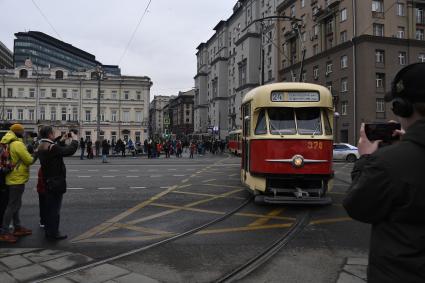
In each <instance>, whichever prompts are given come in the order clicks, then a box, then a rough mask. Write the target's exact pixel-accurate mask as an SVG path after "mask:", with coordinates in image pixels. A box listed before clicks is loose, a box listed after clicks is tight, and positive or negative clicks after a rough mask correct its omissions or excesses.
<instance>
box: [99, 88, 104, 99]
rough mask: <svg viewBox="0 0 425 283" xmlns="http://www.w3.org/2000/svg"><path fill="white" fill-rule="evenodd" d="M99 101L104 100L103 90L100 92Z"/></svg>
mask: <svg viewBox="0 0 425 283" xmlns="http://www.w3.org/2000/svg"><path fill="white" fill-rule="evenodd" d="M100 99H102V100H103V99H105V91H104V90H101V91H100Z"/></svg>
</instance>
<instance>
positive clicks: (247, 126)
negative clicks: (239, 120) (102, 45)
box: [243, 103, 251, 137]
mask: <svg viewBox="0 0 425 283" xmlns="http://www.w3.org/2000/svg"><path fill="white" fill-rule="evenodd" d="M243 113H244V121H243V123H244V127H243V128H244V129H243V130H244V136H246V137H247V136H249V135H251V131H250V130H251V103H247V104H245V106H244V111H243Z"/></svg>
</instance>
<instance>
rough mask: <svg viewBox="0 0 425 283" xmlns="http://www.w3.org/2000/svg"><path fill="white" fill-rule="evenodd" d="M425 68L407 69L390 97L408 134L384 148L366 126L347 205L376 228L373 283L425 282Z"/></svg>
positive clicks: (356, 216) (372, 250)
mask: <svg viewBox="0 0 425 283" xmlns="http://www.w3.org/2000/svg"><path fill="white" fill-rule="evenodd" d="M424 74H425V63H417V64H412V65H409V66H407V67H405V68H403V69H402V70H401V71H400V72H399V73H398V74H397V75H396V77H395V79H394V81H393V83H392V90H391V93H390V94H388V95H387V96H386V97H385V98H386V100H387V101H391V102H392V111H393V113H394V114H395V115H396V116H397V118H398V119H399V121H400V123H401V126H402V129H404V130H405V132H404V131H403V130H401V131H400V130H396V131H395V132H394V134H393V136H401V140H400V141H399V142H395V143H393V144H392V145H388V146H384V147H380V143H381V141H370V140H369V139H368V137H367V135H366V133H365V127H364V125H362V127H361V130H360V140H359V145H358V150H359V153H360V156H361V157H360V159H359V160H358V161H357V162H356V164H355V166H354V169H353V171H352V173H351V175H352V180H353V181H352V184H351V186H350V188H349V190H348V194H347V196H346V198H345V200H344V202H343V205H344V207H345V209H346V210H347V213H348V214H349V215H350V216H351V217H352V218H354V219H356V220H358V221H361V222H365V223H369V224H372V233H371V240H370V251H369V266H368V273H367V277H368V282H369V283H375V282H379V283H386V282H409V283H412V282H413V283H415V282H425V268H424V266H425V217H424V215H425V183H424V182H423V175H424V168H425V80H424Z"/></svg>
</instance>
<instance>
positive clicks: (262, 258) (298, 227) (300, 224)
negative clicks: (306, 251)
mask: <svg viewBox="0 0 425 283" xmlns="http://www.w3.org/2000/svg"><path fill="white" fill-rule="evenodd" d="M309 220H310V213H309V212H305V213H302V214H301V215H299V216H298V217H297V220H296V221H295V223H294V224H293V225H292V226H291V228H290V229H289V230H288V231H287V232H286V233H285V234H283V236H282V237H280V238H279V239H278V240H276V241H274V242H273V243H272V244H271V245H270V246H268V247H267V248H265V249H264V250H263V251H262V252H260V253H259V254H258V255H256V256H255V257H253V258H251V259H250V260H248V261H247V262H246V263H244V264H243V265H241V266H239V267H238V268H236V269H234V270H233V271H231V272H229V273H227V274H225V275H224V276H222V277H221V278H219V279H217V280H216V281H214V282H215V283H230V282H235V281H238V280H241V279H243V278H244V277H246V276H247V275H248V274H250V273H251V272H253V271H255V270H256V269H257V268H259V267H260V266H262V265H263V264H264V263H265V262H267V261H268V260H269V259H270V258H271V257H273V256H274V255H275V254H276V253H278V252H279V251H280V250H281V249H282V248H284V247H285V246H287V245H288V243H289V242H290V241H291V240H293V239H294V238H295V237H296V236H297V235H298V234H299V233H300V232H301V231H302V230H303V229H304V228H305V227H306V226H307V225H308V223H309Z"/></svg>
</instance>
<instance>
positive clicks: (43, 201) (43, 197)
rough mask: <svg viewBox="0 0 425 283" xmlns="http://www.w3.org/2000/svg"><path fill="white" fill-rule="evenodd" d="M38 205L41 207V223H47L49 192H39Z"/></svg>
mask: <svg viewBox="0 0 425 283" xmlns="http://www.w3.org/2000/svg"><path fill="white" fill-rule="evenodd" d="M38 206H39V208H40V224H41V225H46V223H47V213H48V211H47V208H48V207H47V193H38Z"/></svg>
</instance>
